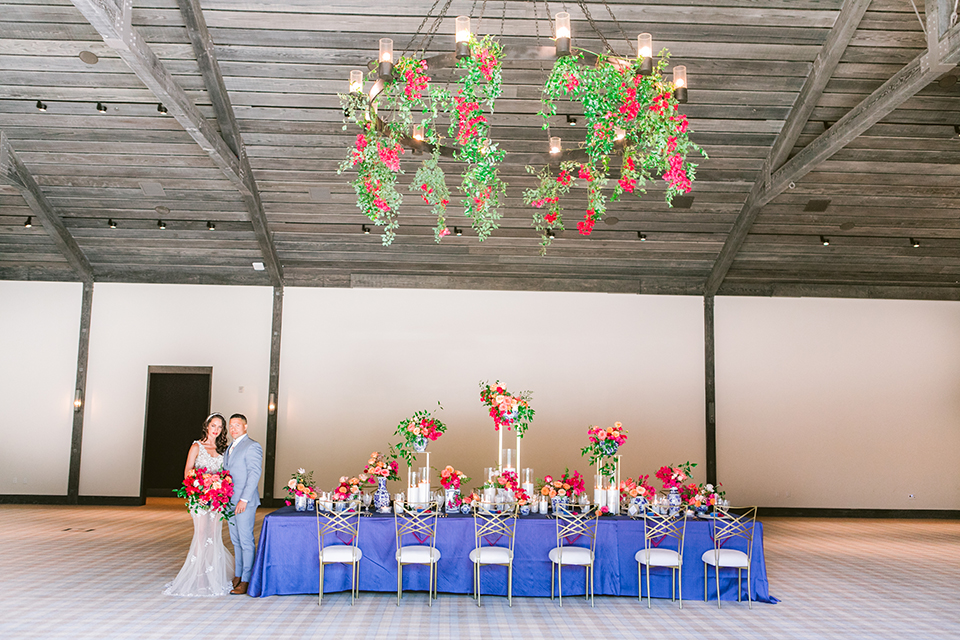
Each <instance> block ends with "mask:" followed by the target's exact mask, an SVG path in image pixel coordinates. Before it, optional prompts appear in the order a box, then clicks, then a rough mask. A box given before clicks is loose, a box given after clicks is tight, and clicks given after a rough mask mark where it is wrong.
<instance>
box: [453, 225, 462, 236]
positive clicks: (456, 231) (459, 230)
mask: <svg viewBox="0 0 960 640" xmlns="http://www.w3.org/2000/svg"><path fill="white" fill-rule="evenodd" d="M453 233H454V234H455V235H458V236H462V235H463V229H461V228H460V227H454V228H453Z"/></svg>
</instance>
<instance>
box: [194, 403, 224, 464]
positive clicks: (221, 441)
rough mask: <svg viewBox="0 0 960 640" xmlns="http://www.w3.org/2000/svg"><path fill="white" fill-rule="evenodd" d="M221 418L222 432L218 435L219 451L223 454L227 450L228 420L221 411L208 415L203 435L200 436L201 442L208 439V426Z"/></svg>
mask: <svg viewBox="0 0 960 640" xmlns="http://www.w3.org/2000/svg"><path fill="white" fill-rule="evenodd" d="M217 418H219V419H220V434H219V435H218V436H217V439H216V443H217V453H219V454H220V455H223V452H224V451H226V450H227V420H226V418H224V417H223V416H222V415H220V414H219V413H211V414H210V415H209V416H207V419H206V420H204V421H203V437H201V438H200V440H201V442H202V441H203V440H206V439H207V427H209V426H210V423H211V422H212V421H213V420H215V419H217Z"/></svg>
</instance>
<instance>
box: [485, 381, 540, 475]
mask: <svg viewBox="0 0 960 640" xmlns="http://www.w3.org/2000/svg"><path fill="white" fill-rule="evenodd" d="M532 397H533V393H532V392H530V391H521V392H520V393H518V394H512V393H510V392H509V391H507V389H506V387H505V386H504V385H502V384H500V381H499V380H497V381H496V382H495V383H493V384H492V385H491V384H489V383H487V382H481V383H480V402H481V403H482V404H483V406H485V407H487V409H488V410H489V415H490V417H491V418H493V428H494V430H495V431H496V432H497V434H498V445H497V468H498V469H501V470H502V469H503V430H504V429H506V430H507V431H510V430H513V432H514V433H516V434H517V459H516V461H515V462H514V465H515V468H516V469H520V468H522V467H521V466H520V440H522V439H523V435H524V434H525V433H526V432H527V429H529V428H530V423H531V422H533V416H534V415H535V414H536V412H535V411H534V410H533V407H531V406H530V399H531V398H532ZM501 427H503V429H501Z"/></svg>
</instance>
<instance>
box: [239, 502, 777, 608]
mask: <svg viewBox="0 0 960 640" xmlns="http://www.w3.org/2000/svg"><path fill="white" fill-rule="evenodd" d="M598 527H599V528H598V531H597V548H596V564H595V568H594V583H595V585H594V590H595V593H596V594H597V595H604V594H605V595H615V596H634V597H636V596H637V589H638V582H637V562H636V560H635V559H634V555H635V554H636V552H637V551H638V550H640V549H642V548H643V527H644V525H643V521H642V520H634V519H632V518H629V517H627V516H604V517H602V518H601V519H600V522H599V523H598ZM711 530H712V529H711V523H710V522H708V521H703V520H699V519H695V518H690V519H688V521H687V531H686V543H685V546H684V553H683V560H684V561H683V580H682V582H683V597H684V599H686V600H690V599H700V598H702V597H703V563H702V562H701V561H700V556H701V554H702V553H703V552H704V551H706V550H707V549H712V548H713V542H712V540H711V538H710V533H711ZM359 544H360V549H361V550H362V551H363V559H362V560H361V561H360V590H361V591H383V592H395V591H396V589H397V563H396V560H395V559H394V554H395V553H396V533H395V529H394V519H393V516H392V515H379V514H375V515H373V516H370V517H361V518H360V543H359ZM555 545H556V521H555V520H553V519H551V518H548V517H546V516H539V515H536V516H535V515H531V516H521V517H520V519H519V520H518V522H517V528H516V546H515V557H514V562H513V565H514V567H513V568H514V571H513V595H515V596H541V597H542V596H549V595H550V561H549V560H548V558H547V554H548V553H549V551H550V549H552V548H553V547H554V546H555ZM437 548H438V549H439V550H440V553H441V558H440V562H439V574H438V575H439V578H438V590H439V591H441V592H445V593H472V592H473V582H472V576H473V572H472V564H471V562H470V559H469V557H468V556H469V553H470V551H472V550H473V548H474V533H473V517H472V516H462V515H452V514H451V515H449V516H447V517H442V518H440V519H439V520H438V522H437ZM731 548H740V549H744V547H743V546H742V544H741V545H740V546H737V545H736V544H732V545H731ZM318 555H319V554H318V545H317V525H316V516H315V515H314V513H313V512H312V511H306V512H297V511H296V510H294V508H293V507H283V508H282V509H278V510H277V511H274V512H273V513H271V514H268V515H267V516H266V517H265V518H264V519H263V527H262V529H261V533H260V540H259V543H258V546H257V556H256V560H255V561H254V565H253V577H252V578H251V581H250V587H249V593H250V595H252V596H255V597H264V596H273V595H294V594H316V593H318V592H319V591H318V590H319V580H320V570H319V562H318ZM563 571H564V573H563V595H565V596H566V595H583V594H584V580H583V569H582V568H581V567H567V568H564V570H563ZM427 572H428V569H427V567H421V566H416V565H411V566H407V567H404V570H403V582H404V587H403V588H404V591H426V590H427V579H428V578H427ZM751 574H752V575H751V578H752V582H753V585H752V591H753V597H754V599H755V600H757V601H759V602H770V603H774V602H777V600H776V598H773V597H772V596H771V595H770V591H769V585H768V584H767V570H766V563H765V562H764V556H763V524H762V523H760V522H757V524H756V533H755V536H754V547H753V558H752V563H751ZM506 578H507V570H506V568H504V567H484V568H483V569H482V577H481V581H482V586H483V594H484V595H487V594H491V595H506V592H507V591H506V590H507V587H506ZM644 580H645V578H644ZM670 582H671V579H670V572H669V570H668V569H651V573H650V588H651V592H652V595H653V597H659V598H669V597H670ZM325 583H326V584H325V586H324V592H325V593H330V592H334V591H348V590H349V589H350V572H349V568H348V567H347V566H345V565H328V566H327V568H326V570H325ZM746 583H747V580H746V575H744V576H743V593H742V597H743V599H744V600H746V597H747V594H746V589H747V584H746ZM736 584H737V577H736V571H734V570H732V569H728V570H726V571H725V572H723V571H722V572H721V576H720V590H721V593H722V598H723V600H736V599H737V589H736ZM708 590H709V595H710V598H711V599H712V600H713V599H715V598H716V582H715V579H714V577H713V571H712V570H711V571H710V579H709V581H708ZM643 593H644V596H646V587H644V591H643Z"/></svg>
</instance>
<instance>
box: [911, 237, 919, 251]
mask: <svg viewBox="0 0 960 640" xmlns="http://www.w3.org/2000/svg"><path fill="white" fill-rule="evenodd" d="M910 244H911V246H913V248H914V249H917V248H919V247H920V242H919V241H917V240H916V239H915V238H910Z"/></svg>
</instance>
